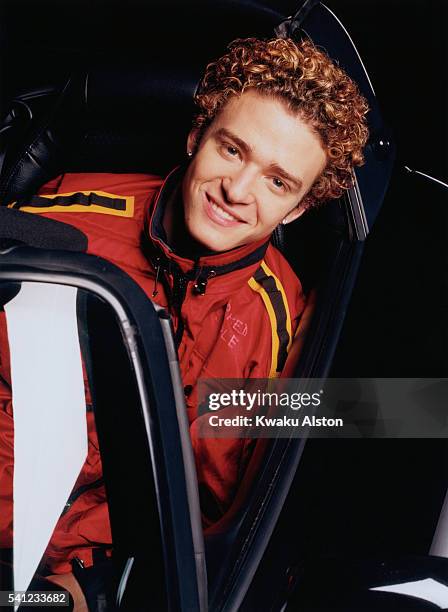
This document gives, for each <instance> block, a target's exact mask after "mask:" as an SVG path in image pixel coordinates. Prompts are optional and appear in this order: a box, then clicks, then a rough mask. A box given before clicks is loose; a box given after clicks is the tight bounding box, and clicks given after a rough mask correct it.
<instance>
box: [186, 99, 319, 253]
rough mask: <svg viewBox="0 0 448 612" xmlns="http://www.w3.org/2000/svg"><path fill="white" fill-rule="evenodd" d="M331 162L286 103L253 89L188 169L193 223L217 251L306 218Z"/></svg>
mask: <svg viewBox="0 0 448 612" xmlns="http://www.w3.org/2000/svg"><path fill="white" fill-rule="evenodd" d="M195 136H196V134H195V132H192V133H191V134H190V136H189V142H188V144H189V148H190V149H194V144H195ZM325 163H326V155H325V152H324V150H323V148H322V145H321V143H320V141H319V138H318V136H317V135H316V134H315V133H314V132H312V130H311V129H310V128H309V127H308V125H307V124H306V123H304V122H303V121H302V120H301V119H300V118H299V117H298V116H297V115H296V114H293V113H291V112H290V111H289V110H288V109H287V108H286V106H285V105H284V104H283V103H282V102H281V101H279V100H277V99H273V98H268V97H265V96H262V95H260V94H257V93H256V92H253V91H247V92H245V93H244V94H242V95H241V96H240V97H236V96H235V97H232V98H231V99H230V100H229V102H228V103H227V104H226V105H225V106H224V108H223V109H222V110H221V112H220V113H219V114H218V115H217V117H216V118H215V119H214V121H213V122H212V123H211V125H210V126H209V127H208V128H207V130H206V131H205V133H204V135H203V137H202V139H201V141H200V142H199V145H198V147H197V150H196V152H195V154H194V157H193V159H192V161H191V163H190V165H189V167H188V169H187V172H186V174H185V177H184V181H183V185H182V194H183V201H184V213H185V223H186V226H187V229H188V231H189V232H190V234H191V236H192V237H193V238H194V239H195V240H196V241H197V242H199V243H200V244H202V245H204V246H205V247H207V248H208V249H209V250H212V251H227V250H229V249H233V248H234V247H237V246H241V245H243V244H248V243H250V242H254V241H256V240H259V239H261V238H265V237H267V236H269V235H270V234H271V232H272V231H273V230H274V229H275V227H276V226H277V225H278V224H279V223H280V222H281V221H282V220H283V219H285V218H286V220H287V222H290V221H293V220H294V219H295V218H297V217H298V216H300V214H301V213H302V212H303V211H302V210H301V209H300V206H299V203H300V201H301V199H302V198H303V196H304V195H305V194H306V193H307V191H308V190H309V189H310V188H311V186H312V185H313V183H314V181H315V180H316V178H317V177H318V176H319V175H320V174H321V172H322V171H323V170H324V168H325Z"/></svg>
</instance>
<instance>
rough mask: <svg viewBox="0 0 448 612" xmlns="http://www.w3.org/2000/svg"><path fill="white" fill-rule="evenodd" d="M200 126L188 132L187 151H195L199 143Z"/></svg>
mask: <svg viewBox="0 0 448 612" xmlns="http://www.w3.org/2000/svg"><path fill="white" fill-rule="evenodd" d="M198 132H199V130H198V128H193V129H192V130H191V131H190V133H189V134H188V138H187V153H188V152H189V151H191V152H192V153H194V152H195V150H196V146H197V143H198Z"/></svg>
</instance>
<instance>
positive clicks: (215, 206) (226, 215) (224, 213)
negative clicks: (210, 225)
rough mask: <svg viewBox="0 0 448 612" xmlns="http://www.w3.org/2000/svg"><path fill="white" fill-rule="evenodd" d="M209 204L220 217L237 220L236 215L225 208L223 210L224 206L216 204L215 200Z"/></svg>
mask: <svg viewBox="0 0 448 612" xmlns="http://www.w3.org/2000/svg"><path fill="white" fill-rule="evenodd" d="M211 205H212V208H213V210H214V211H215V212H217V213H218V215H219V216H220V217H222V218H223V219H227V220H229V221H238V219H237V218H236V217H234V216H233V215H231V214H229V213H228V212H227V211H226V210H224V208H221V206H218V204H215V202H211Z"/></svg>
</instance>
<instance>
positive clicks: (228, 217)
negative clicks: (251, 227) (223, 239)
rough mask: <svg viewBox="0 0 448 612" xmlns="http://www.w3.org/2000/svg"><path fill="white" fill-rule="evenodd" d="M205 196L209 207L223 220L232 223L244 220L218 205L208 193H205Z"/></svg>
mask: <svg viewBox="0 0 448 612" xmlns="http://www.w3.org/2000/svg"><path fill="white" fill-rule="evenodd" d="M206 196H207V200H208V202H209V204H210V207H211V209H212V210H213V212H214V213H215V214H216V215H217V216H218V217H219V218H221V219H222V220H224V221H233V222H234V223H235V222H237V223H245V221H243V220H242V219H240V218H239V217H236V216H235V215H232V214H231V213H230V212H228V211H227V210H225V209H224V208H223V207H222V206H220V205H219V204H218V203H217V202H216V201H215V200H214V199H213V198H212V197H211V196H210V195H209V194H208V193H207V194H206Z"/></svg>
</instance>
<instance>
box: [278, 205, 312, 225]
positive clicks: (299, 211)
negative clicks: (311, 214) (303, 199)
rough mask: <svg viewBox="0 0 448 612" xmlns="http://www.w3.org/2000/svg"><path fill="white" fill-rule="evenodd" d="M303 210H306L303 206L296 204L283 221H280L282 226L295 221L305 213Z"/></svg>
mask: <svg viewBox="0 0 448 612" xmlns="http://www.w3.org/2000/svg"><path fill="white" fill-rule="evenodd" d="M305 210H306V207H305V206H303V205H302V203H300V204H298V205H297V206H296V207H295V208H293V209H292V210H291V212H289V213H288V214H287V215H286V217H285V218H284V219H283V221H282V223H283V225H288V223H292V222H293V221H295V220H296V219H298V218H299V217H301V216H302V215H303V213H304V212H305Z"/></svg>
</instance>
